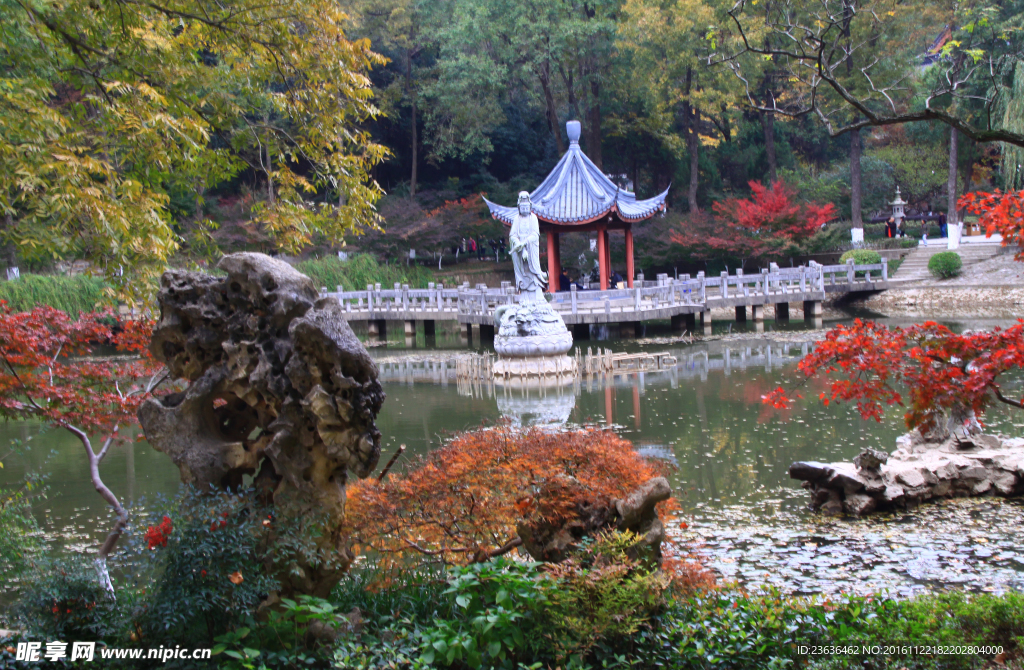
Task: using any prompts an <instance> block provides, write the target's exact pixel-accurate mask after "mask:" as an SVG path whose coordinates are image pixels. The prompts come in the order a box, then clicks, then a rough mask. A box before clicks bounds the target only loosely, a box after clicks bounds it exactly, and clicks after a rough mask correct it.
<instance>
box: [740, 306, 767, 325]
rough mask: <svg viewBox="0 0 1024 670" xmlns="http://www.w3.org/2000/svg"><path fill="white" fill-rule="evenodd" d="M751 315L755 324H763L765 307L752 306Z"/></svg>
mask: <svg viewBox="0 0 1024 670" xmlns="http://www.w3.org/2000/svg"><path fill="white" fill-rule="evenodd" d="M737 309H738V308H737ZM750 315H751V317H752V318H753V319H754V322H755V323H762V322H763V321H764V305H751V306H750Z"/></svg>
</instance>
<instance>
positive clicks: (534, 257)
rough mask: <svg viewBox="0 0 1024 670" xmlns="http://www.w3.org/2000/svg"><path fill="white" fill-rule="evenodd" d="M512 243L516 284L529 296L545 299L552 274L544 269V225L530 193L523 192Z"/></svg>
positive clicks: (511, 234) (510, 243) (534, 298)
mask: <svg viewBox="0 0 1024 670" xmlns="http://www.w3.org/2000/svg"><path fill="white" fill-rule="evenodd" d="M508 241H509V246H511V247H512V249H511V251H512V264H513V265H514V266H515V271H516V288H517V289H519V291H520V292H521V293H523V294H524V297H525V298H526V300H543V299H544V295H543V293H544V287H545V286H547V283H548V275H547V273H546V272H542V271H541V269H540V225H539V224H538V223H537V215H536V214H534V213H533V203H531V202H530V194H529V193H527V192H526V191H520V192H519V215H518V216H517V217H516V219H515V221H514V222H513V223H512V230H511V231H510V232H509V234H508Z"/></svg>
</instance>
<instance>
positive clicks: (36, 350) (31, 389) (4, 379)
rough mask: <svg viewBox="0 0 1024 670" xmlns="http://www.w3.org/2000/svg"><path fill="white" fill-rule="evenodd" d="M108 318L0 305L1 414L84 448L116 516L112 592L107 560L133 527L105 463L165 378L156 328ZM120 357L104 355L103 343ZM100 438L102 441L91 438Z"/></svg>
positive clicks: (103, 550) (100, 558)
mask: <svg viewBox="0 0 1024 670" xmlns="http://www.w3.org/2000/svg"><path fill="white" fill-rule="evenodd" d="M113 323H116V321H115V319H114V318H113V316H112V315H111V314H109V313H93V314H83V315H81V316H80V317H79V318H78V319H77V320H74V319H72V318H71V317H69V316H68V315H67V314H65V313H64V312H61V311H59V310H56V309H53V308H52V307H37V308H36V309H34V310H32V311H31V312H12V311H11V310H10V309H8V308H7V306H6V303H3V302H0V361H2V365H0V416H2V417H4V418H7V419H32V420H36V421H42V422H44V423H47V424H49V425H51V426H54V427H55V428H59V429H62V430H66V431H68V432H69V433H71V434H72V435H74V436H75V437H76V438H77V439H78V440H79V442H81V444H82V448H83V449H84V451H85V455H86V458H87V461H88V468H89V478H90V480H91V481H92V484H93V486H94V487H95V488H96V491H97V492H98V493H99V494H100V497H102V498H103V500H104V501H105V502H106V503H107V504H108V505H109V506H110V507H111V509H112V510H113V511H114V513H115V515H116V520H115V521H114V527H113V528H112V529H111V530H110V532H109V533H108V535H107V537H106V539H105V540H104V542H103V544H102V545H101V546H100V548H99V551H98V553H97V558H96V565H97V570H98V572H99V575H100V583H101V584H102V585H103V586H104V587H105V588H106V589H107V590H108V591H113V587H112V585H111V583H110V578H109V576H108V574H107V568H106V561H107V557H108V556H109V555H110V553H111V552H112V551H113V550H114V548H115V546H116V545H117V542H118V540H119V539H120V537H121V534H122V533H123V532H124V530H125V527H126V526H127V524H128V512H127V511H126V510H125V508H124V506H123V505H122V504H121V502H120V501H119V500H118V499H117V496H115V495H114V493H113V492H112V491H111V490H110V489H109V488H107V486H106V484H104V483H103V479H102V477H101V475H100V464H101V463H102V462H103V459H104V457H106V455H107V454H108V453H109V450H110V447H111V446H112V445H113V444H115V443H116V442H117V441H118V440H122V439H128V438H127V437H126V436H125V434H124V433H123V432H122V430H121V429H122V428H126V427H128V426H132V425H134V424H135V421H136V419H135V412H136V410H137V409H138V406H139V404H140V403H141V402H142V401H143V400H145V399H146V397H147V396H148V395H149V394H150V393H152V392H153V390H154V389H155V388H156V387H157V386H158V385H159V384H160V383H161V382H162V381H163V380H164V379H165V378H166V375H165V374H164V372H163V371H162V366H159V365H158V364H156V363H155V362H154V361H153V360H152V359H151V358H150V357H149V354H148V349H147V347H148V344H149V336H150V333H151V332H152V323H151V322H149V321H147V320H144V319H142V320H137V321H129V322H126V323H124V324H123V325H119V326H118V327H117V328H116V329H115V328H114V327H113V326H112V325H111V324H113ZM108 344H113V345H114V346H115V347H116V348H117V350H118V351H120V352H122V354H123V355H122V356H117V357H113V358H109V357H108V358H100V357H97V356H96V355H95V351H94V348H95V347H96V346H97V345H108ZM96 436H99V437H100V441H99V442H98V443H96V444H94V443H93V441H92V439H93V438H94V437H96Z"/></svg>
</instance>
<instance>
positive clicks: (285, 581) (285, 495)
mask: <svg viewBox="0 0 1024 670" xmlns="http://www.w3.org/2000/svg"><path fill="white" fill-rule="evenodd" d="M217 267H218V268H220V269H221V270H224V271H225V272H226V273H227V276H226V277H214V276H211V275H208V274H203V273H197V272H184V271H178V270H173V271H170V272H166V273H164V275H163V277H162V278H161V281H160V292H159V294H158V296H157V299H158V301H159V303H160V308H161V317H160V321H159V323H158V324H157V326H156V329H155V331H154V333H153V340H152V344H151V346H150V348H151V351H152V353H153V355H154V356H155V357H156V358H157V359H158V360H160V361H163V362H164V363H165V364H166V365H167V367H168V369H169V370H170V373H171V375H172V376H173V377H176V378H180V379H184V380H185V381H186V382H188V386H187V388H186V389H185V390H184V391H182V392H180V393H174V394H171V395H168V396H163V397H160V398H156V399H152V400H149V401H147V402H146V403H145V404H143V405H142V407H141V408H140V409H139V421H140V423H141V424H142V428H143V430H145V433H146V438H147V440H148V441H149V443H150V444H151V445H153V448H154V449H156V450H157V451H162V452H164V453H166V454H167V455H168V456H170V458H171V460H172V461H173V462H174V464H175V465H177V466H178V469H179V470H180V472H181V479H182V481H183V482H185V483H190V484H194V485H195V486H196V487H197V488H198V489H200V490H202V489H206V488H208V487H209V486H211V485H212V486H215V487H218V488H232V489H237V488H239V487H241V486H242V485H243V483H244V482H243V477H244V476H245V475H249V476H255V486H256V488H257V490H258V491H260V492H261V493H262V494H263V495H264V496H266V497H268V498H269V499H270V500H271V501H272V502H273V503H274V505H275V508H276V510H277V514H278V515H279V517H280V519H281V523H289V519H293V520H299V519H308V520H313V519H315V520H316V522H317V523H318V524H320V523H322V527H320V528H318V531H319V537H318V538H317V539H316V542H317V544H318V547H317V548H318V550H319V551H320V552H321V553H322V554H323V555H324V556H329V557H330V560H328V561H325V562H322V563H320V564H319V565H307V564H305V563H304V562H303V561H302V560H300V559H297V561H298V563H297V566H296V569H295V570H293V571H290V572H289V574H287V575H282V576H281V579H282V591H283V592H284V593H291V592H296V591H297V592H300V593H312V594H314V595H318V596H321V597H326V596H327V595H328V594H329V593H330V591H331V588H333V586H334V585H335V584H336V583H337V581H338V579H339V578H340V576H341V574H342V572H343V571H344V570H345V569H346V568H347V567H348V563H349V562H350V561H351V557H350V556H349V554H348V550H347V547H346V543H345V537H344V536H343V534H342V531H341V528H342V522H343V520H344V511H345V482H346V480H347V478H348V473H350V472H351V473H353V474H355V475H356V476H357V477H366V476H367V475H369V474H370V473H371V472H372V471H373V469H374V468H375V467H376V465H377V460H378V458H379V457H380V433H379V431H378V430H377V427H376V425H375V423H374V421H375V419H376V416H377V413H378V412H379V411H380V408H381V404H382V403H383V402H384V392H383V390H382V388H381V385H380V383H379V381H378V379H377V366H376V365H375V364H374V362H373V360H372V359H371V358H370V356H369V355H368V354H367V352H366V350H365V349H364V348H363V346H362V345H361V344H360V343H359V340H358V339H356V337H355V335H354V334H353V333H352V330H351V329H350V328H349V326H348V324H347V322H346V321H345V319H344V318H343V315H342V313H341V306H340V305H339V304H338V301H337V300H334V299H331V298H323V299H321V298H320V297H319V295H318V293H317V290H316V287H315V286H314V285H313V282H312V281H310V279H309V278H308V277H306V276H305V275H303V274H300V273H299V272H297V271H296V270H294V269H293V268H292V267H291V266H290V265H288V264H287V263H284V262H283V261H279V260H275V259H273V258H270V257H269V256H265V255H263V254H252V253H242V254H232V255H230V256H225V257H224V258H223V259H222V260H221V261H220V263H219V264H218V265H217Z"/></svg>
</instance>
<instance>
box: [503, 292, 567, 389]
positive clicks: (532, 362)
mask: <svg viewBox="0 0 1024 670" xmlns="http://www.w3.org/2000/svg"><path fill="white" fill-rule="evenodd" d="M494 321H495V324H494V325H495V328H496V330H497V334H496V336H495V338H494V351H495V352H497V354H498V356H499V358H498V360H497V361H495V363H494V366H493V370H494V377H495V381H499V380H503V379H517V380H522V379H529V378H533V379H536V380H538V381H542V380H555V381H556V383H567V382H571V381H572V380H573V379H574V378H575V376H576V361H574V360H573V359H571V358H569V357H568V356H566V355H565V354H566V352H568V351H569V349H571V348H572V333H570V332H569V330H568V329H567V328H566V327H565V322H564V321H562V317H561V316H559V315H558V312H556V311H555V310H554V309H553V308H552V307H551V305H550V304H549V303H548V302H547V301H530V302H522V303H519V304H517V305H508V306H504V307H501V308H499V309H498V311H497V312H496V313H495V315H494ZM563 380H564V381H563Z"/></svg>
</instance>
